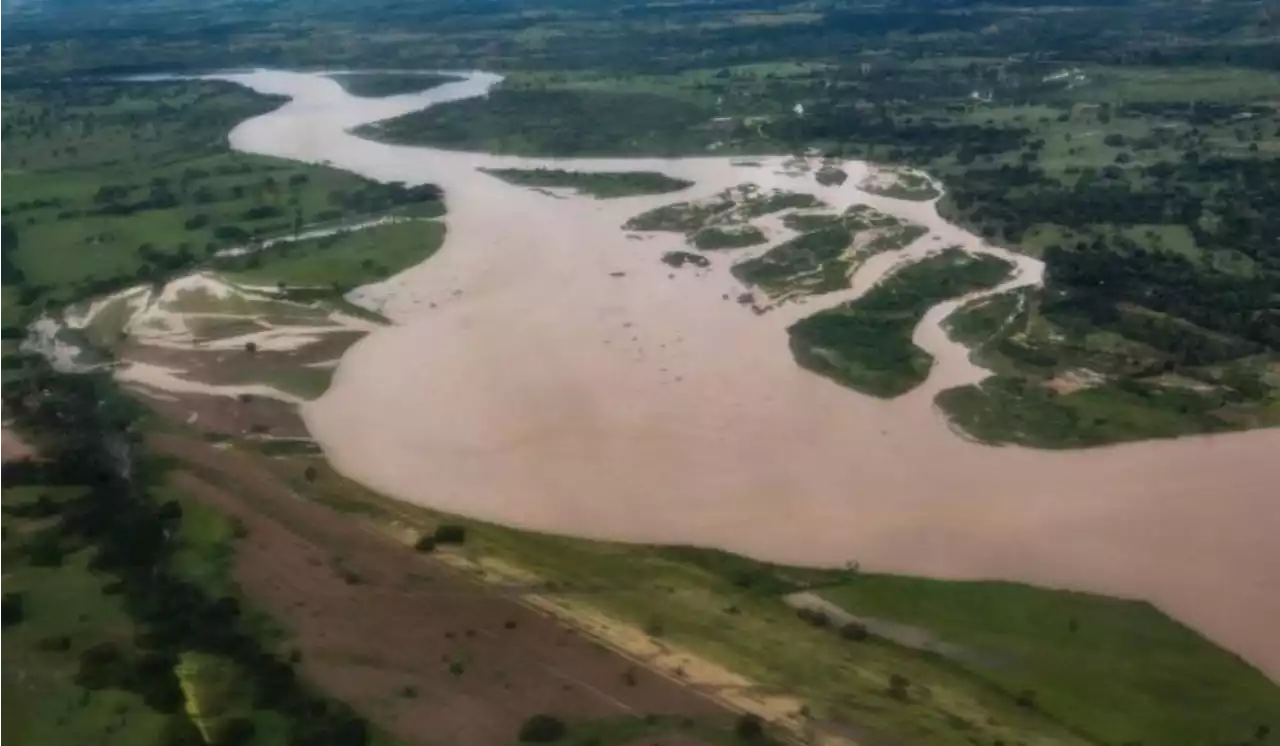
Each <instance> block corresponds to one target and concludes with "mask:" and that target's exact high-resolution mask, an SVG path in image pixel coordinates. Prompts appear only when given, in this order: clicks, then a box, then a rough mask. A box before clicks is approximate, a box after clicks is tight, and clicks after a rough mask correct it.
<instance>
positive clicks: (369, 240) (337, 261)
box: [215, 220, 445, 295]
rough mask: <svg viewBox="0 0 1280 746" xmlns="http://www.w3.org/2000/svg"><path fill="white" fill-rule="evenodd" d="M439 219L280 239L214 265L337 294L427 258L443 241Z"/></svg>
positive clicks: (242, 276)
mask: <svg viewBox="0 0 1280 746" xmlns="http://www.w3.org/2000/svg"><path fill="white" fill-rule="evenodd" d="M444 238H445V226H444V223H442V222H440V221H436V220H406V221H405V222H397V223H389V224H385V225H377V226H373V227H370V228H362V229H360V230H353V231H344V232H340V233H334V234H332V235H328V236H323V237H320V238H311V239H306V240H302V241H291V242H282V243H278V244H275V245H272V246H270V247H268V248H266V249H263V250H261V251H258V252H255V253H253V254H249V255H246V256H239V257H232V258H226V259H219V260H217V261H216V262H215V266H217V267H218V268H219V269H222V270H224V271H225V272H226V273H227V274H228V275H229V276H230V277H232V278H233V279H235V280H239V281H243V282H246V283H253V284H262V285H272V284H277V283H284V285H285V287H286V288H288V287H291V286H292V287H295V288H301V289H303V290H306V291H312V292H315V291H317V290H318V291H320V292H322V293H324V294H326V295H341V294H343V293H345V292H346V291H348V290H350V289H352V288H355V287H358V286H360V285H366V284H369V283H372V282H378V281H379V280H385V279H387V278H388V277H391V276H392V275H395V274H397V273H399V272H401V271H403V270H405V269H408V268H409V267H412V266H414V265H416V264H419V263H421V262H423V261H426V260H427V259H429V258H430V257H431V256H433V255H434V254H435V253H436V252H437V251H439V249H440V247H441V245H443V244H444Z"/></svg>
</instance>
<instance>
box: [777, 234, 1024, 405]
mask: <svg viewBox="0 0 1280 746" xmlns="http://www.w3.org/2000/svg"><path fill="white" fill-rule="evenodd" d="M1012 268H1013V265H1011V264H1010V263H1009V262H1007V261H1005V260H1003V259H999V258H996V257H992V256H986V255H984V256H977V257H975V256H973V255H971V254H968V253H966V252H964V251H962V250H960V249H956V248H952V249H947V250H945V251H943V252H942V253H940V254H937V255H935V256H932V257H929V258H927V259H923V260H921V261H919V262H917V263H915V264H912V265H910V266H909V267H906V268H905V269H902V270H900V271H898V272H896V273H895V274H893V275H892V276H890V277H889V278H888V279H886V280H883V281H882V282H881V283H880V284H879V285H877V286H876V287H874V288H872V289H871V290H870V291H869V292H868V293H867V294H866V295H864V296H862V297H861V298H858V299H857V300H854V301H851V302H849V303H846V304H844V305H841V306H837V307H836V308H831V309H827V310H825V311H820V312H818V313H816V314H814V315H812V316H809V317H807V318H804V319H801V320H800V321H798V322H796V323H795V324H792V325H791V327H790V328H788V329H787V333H788V335H789V337H790V343H791V352H792V354H793V355H794V356H795V359H796V362H798V363H799V364H800V365H801V366H803V367H805V368H808V369H809V370H812V371H814V372H815V373H819V374H821V375H824V376H826V377H828V378H830V379H832V380H833V381H836V382H837V383H840V384H841V385H844V386H848V387H849V388H852V389H855V390H857V391H861V392H863V393H866V394H871V395H873V396H879V397H882V398H886V399H887V398H892V397H895V396H901V395H902V394H905V393H906V392H908V391H910V390H911V389H913V388H915V387H916V386H918V385H920V384H921V383H923V382H924V380H925V378H927V377H928V375H929V368H930V367H931V366H932V365H933V357H932V356H931V355H929V353H927V352H925V351H924V350H922V349H920V348H919V347H917V346H916V345H915V344H914V343H912V341H911V334H912V331H913V330H914V329H915V328H916V325H917V324H918V323H919V322H920V319H921V318H922V317H923V316H924V314H925V312H926V311H928V310H929V309H930V308H932V307H933V306H935V305H937V304H938V303H941V302H942V301H945V300H948V299H950V298H954V297H956V296H959V295H964V294H966V293H971V292H974V291H977V290H982V289H985V288H990V287H994V286H995V285H998V284H999V283H1000V282H1001V281H1002V280H1004V279H1005V278H1006V277H1007V276H1008V274H1009V271H1010V270H1011V269H1012Z"/></svg>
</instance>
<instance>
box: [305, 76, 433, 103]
mask: <svg viewBox="0 0 1280 746" xmlns="http://www.w3.org/2000/svg"><path fill="white" fill-rule="evenodd" d="M329 77H330V78H333V79H334V80H336V81H338V84H339V85H341V86H342V87H343V88H344V89H346V91H347V93H350V94H351V95H353V96H363V97H365V98H382V97H384V96H396V95H399V94H401V93H419V92H421V91H425V90H428V89H430V88H435V87H436V86H438V85H443V84H445V83H450V82H452V81H454V80H457V78H455V77H452V76H449V75H436V74H433V73H383V72H345V73H334V74H332V75H330V76H329Z"/></svg>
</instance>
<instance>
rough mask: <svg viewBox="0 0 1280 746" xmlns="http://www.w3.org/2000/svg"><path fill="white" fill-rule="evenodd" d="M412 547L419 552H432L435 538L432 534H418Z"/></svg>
mask: <svg viewBox="0 0 1280 746" xmlns="http://www.w3.org/2000/svg"><path fill="white" fill-rule="evenodd" d="M413 548H414V549H417V550H418V551H419V552H434V551H435V549H436V539H435V537H434V536H419V537H418V540H417V541H416V542H414V544H413Z"/></svg>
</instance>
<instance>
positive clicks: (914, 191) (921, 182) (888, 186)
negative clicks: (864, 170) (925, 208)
mask: <svg viewBox="0 0 1280 746" xmlns="http://www.w3.org/2000/svg"><path fill="white" fill-rule="evenodd" d="M858 188H859V189H861V190H862V191H864V192H870V193H872V194H879V195H881V196H884V197H893V198H894V199H906V200H911V201H913V202H928V201H929V200H931V199H937V198H938V197H939V196H941V194H942V192H939V191H938V188H937V187H935V186H934V185H933V181H932V180H930V179H929V177H928V176H925V175H924V174H922V173H920V172H918V171H913V170H911V169H907V168H885V167H878V168H876V169H875V170H874V171H873V172H872V173H871V174H869V175H868V176H867V178H866V179H864V180H863V181H862V183H861V184H858Z"/></svg>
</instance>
